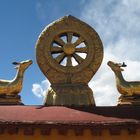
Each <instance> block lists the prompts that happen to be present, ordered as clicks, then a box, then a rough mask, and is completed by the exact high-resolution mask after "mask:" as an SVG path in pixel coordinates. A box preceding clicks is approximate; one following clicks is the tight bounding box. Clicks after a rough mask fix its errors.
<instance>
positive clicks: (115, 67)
mask: <svg viewBox="0 0 140 140" xmlns="http://www.w3.org/2000/svg"><path fill="white" fill-rule="evenodd" d="M107 65H108V66H109V67H110V68H111V69H112V70H113V71H119V72H121V71H124V70H123V69H122V67H126V66H127V65H126V64H125V62H123V63H114V62H112V61H108V63H107Z"/></svg>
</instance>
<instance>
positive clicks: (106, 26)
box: [32, 0, 140, 106]
mask: <svg viewBox="0 0 140 140" xmlns="http://www.w3.org/2000/svg"><path fill="white" fill-rule="evenodd" d="M83 3H85V4H83ZM82 5H84V7H82V12H81V19H82V20H84V21H85V22H86V23H88V24H90V25H91V26H92V27H93V28H94V29H95V30H96V31H97V32H98V33H99V35H100V37H101V39H102V42H103V44H104V60H103V63H102V65H101V67H100V69H99V71H98V72H97V74H96V75H95V76H94V77H93V79H92V80H91V82H90V84H89V85H90V87H91V88H92V89H93V92H94V96H95V100H96V105H106V106H107V105H116V104H117V98H118V96H119V94H118V91H117V89H116V86H115V77H114V73H113V72H112V70H111V69H110V68H109V67H108V66H107V64H106V63H107V61H109V60H113V61H115V62H122V61H124V62H126V64H127V65H128V67H127V68H125V71H124V72H123V75H124V78H125V79H126V80H140V73H139V69H140V57H139V53H140V47H139V44H140V39H139V36H140V16H139V15H140V1H138V0H121V1H117V0H104V1H103V0H98V1H93V0H89V1H88V3H87V1H82ZM41 7H42V5H40V4H38V6H37V8H38V10H39V11H41V10H40V9H41ZM40 14H41V13H40ZM41 15H43V14H41ZM52 15H53V14H52ZM42 18H43V17H42ZM45 82H46V83H47V81H45ZM47 88H48V84H46V87H44V85H43V83H42V82H41V84H33V88H32V91H33V93H34V94H35V95H37V96H38V97H43V96H44V93H45V90H46V89H47Z"/></svg>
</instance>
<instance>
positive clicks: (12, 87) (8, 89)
mask: <svg viewBox="0 0 140 140" xmlns="http://www.w3.org/2000/svg"><path fill="white" fill-rule="evenodd" d="M13 64H14V65H17V67H16V69H17V73H16V76H15V78H14V79H13V80H0V95H1V94H5V95H16V94H18V93H19V92H20V91H21V89H22V83H23V77H24V72H25V70H26V69H27V68H28V67H29V65H31V64H32V61H31V60H27V61H23V62H20V63H17V62H14V63H13Z"/></svg>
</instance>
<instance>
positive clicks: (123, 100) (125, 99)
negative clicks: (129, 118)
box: [118, 95, 140, 105]
mask: <svg viewBox="0 0 140 140" xmlns="http://www.w3.org/2000/svg"><path fill="white" fill-rule="evenodd" d="M118 105H140V96H139V95H133V96H128V95H121V96H120V97H119V101H118Z"/></svg>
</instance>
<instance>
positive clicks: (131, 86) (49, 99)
mask: <svg viewBox="0 0 140 140" xmlns="http://www.w3.org/2000/svg"><path fill="white" fill-rule="evenodd" d="M36 59H37V63H38V65H39V67H40V69H41V71H42V72H43V74H44V75H45V76H46V77H47V78H48V80H49V81H50V83H51V87H50V89H49V90H48V92H47V93H46V98H45V100H44V105H42V106H26V105H23V104H22V103H21V100H20V97H19V96H17V95H18V94H19V92H20V90H21V88H22V85H21V84H18V85H17V86H16V84H15V82H11V86H12V87H14V89H17V90H16V92H12V91H13V88H9V86H7V85H5V86H4V89H7V90H6V92H4V93H3V92H2V91H4V90H3V87H2V85H3V84H2V83H0V92H1V93H2V96H0V104H1V106H0V140H1V139H2V140H9V139H13V140H25V139H27V140H46V139H47V140H64V139H68V140H77V139H78V140H85V139H86V140H93V139H97V140H102V139H104V140H118V139H120V140H124V139H127V140H132V139H135V140H139V139H140V114H139V111H140V106H139V105H140V104H139V103H140V102H139V99H140V96H139V93H137V94H136V93H135V92H133V91H138V90H137V89H138V86H139V82H126V81H124V80H123V81H122V80H121V79H120V77H119V76H120V75H121V71H122V67H124V66H126V65H125V63H123V64H118V63H113V62H111V61H109V62H108V65H109V66H110V67H111V69H112V70H113V71H114V73H115V76H116V83H117V88H118V91H119V92H120V93H121V94H122V95H121V98H120V100H119V104H118V106H113V107H97V106H96V104H95V102H96V101H95V99H94V94H93V91H92V90H91V89H90V88H89V86H88V82H89V81H90V80H91V78H92V77H93V76H94V74H95V73H96V71H97V70H98V68H99V67H100V65H101V62H102V59H103V45H102V42H101V40H100V38H99V35H98V34H97V33H96V31H95V30H94V29H93V28H91V27H90V26H89V25H87V24H86V23H84V22H83V21H80V20H79V19H77V18H75V17H73V16H65V17H63V18H61V19H59V20H57V21H56V22H54V23H52V24H50V25H48V26H47V27H46V28H45V29H44V30H43V31H42V33H41V34H40V36H39V38H38V40H37V44H36ZM23 63H24V64H25V63H28V65H26V68H27V67H28V66H29V65H31V64H32V61H31V60H29V61H25V62H22V63H17V62H14V64H16V65H18V68H19V67H20V65H21V64H23ZM22 70H23V69H22ZM24 70H25V69H24ZM19 71H20V70H19ZM17 77H18V79H19V80H17V81H20V80H23V72H22V75H21V74H20V76H17ZM121 78H122V75H121ZM15 79H17V78H15ZM13 81H14V80H13ZM16 83H18V82H16ZM136 83H138V84H136ZM135 85H137V86H135ZM19 87H20V88H19ZM103 93H104V91H103ZM13 95H14V96H13ZM10 98H11V99H12V100H9V99H10ZM14 99H16V100H14Z"/></svg>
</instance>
